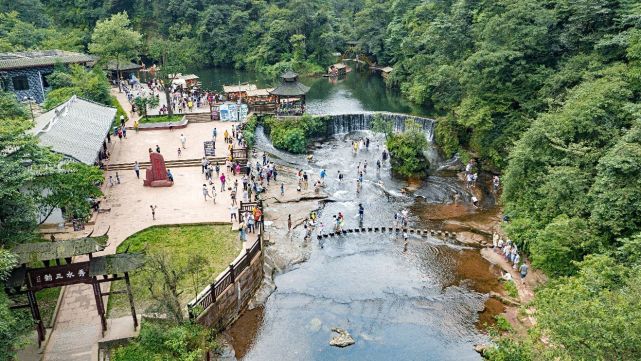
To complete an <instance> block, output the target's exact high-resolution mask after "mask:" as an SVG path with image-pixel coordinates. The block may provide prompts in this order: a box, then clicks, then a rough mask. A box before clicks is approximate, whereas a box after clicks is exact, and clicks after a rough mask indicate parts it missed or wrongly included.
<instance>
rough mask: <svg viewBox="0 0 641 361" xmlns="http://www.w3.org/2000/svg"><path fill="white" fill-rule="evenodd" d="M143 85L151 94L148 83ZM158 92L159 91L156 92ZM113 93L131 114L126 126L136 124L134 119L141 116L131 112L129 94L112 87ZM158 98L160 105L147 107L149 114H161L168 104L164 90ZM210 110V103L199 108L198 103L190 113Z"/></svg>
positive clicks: (135, 92)
mask: <svg viewBox="0 0 641 361" xmlns="http://www.w3.org/2000/svg"><path fill="white" fill-rule="evenodd" d="M142 87H143V89H145V91H146V92H147V94H150V92H149V87H147V85H145V84H143V85H142ZM138 92H140V91H139V90H135V91H134V94H137V93H138ZM156 93H158V92H156ZM111 95H113V96H115V97H116V99H118V102H120V104H121V105H122V108H123V109H124V111H125V112H127V115H128V116H129V121H127V124H126V126H128V127H133V126H134V120H135V119H139V118H140V116H139V114H138V113H135V114H132V113H131V103H129V99H127V94H126V93H125V92H124V91H123V92H118V88H114V87H112V88H111ZM158 99H159V102H158V103H159V104H158V106H157V107H155V108H151V109H147V114H149V115H158V114H159V113H158V112H159V110H160V108H162V106H163V105H165V104H167V98H166V97H165V93H164V92H162V91H161V92H160V94H159V97H158ZM208 112H209V105H207V104H201V106H200V108H197V107H196V104H194V108H193V109H192V111H191V112H190V113H208ZM175 113H176V114H179V113H178V110H176V112H175Z"/></svg>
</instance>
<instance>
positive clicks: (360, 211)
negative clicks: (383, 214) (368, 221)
mask: <svg viewBox="0 0 641 361" xmlns="http://www.w3.org/2000/svg"><path fill="white" fill-rule="evenodd" d="M364 216H365V208H364V207H363V204H362V203H359V204H358V219H360V221H361V223H363V218H364Z"/></svg>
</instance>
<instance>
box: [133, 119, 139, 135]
mask: <svg viewBox="0 0 641 361" xmlns="http://www.w3.org/2000/svg"><path fill="white" fill-rule="evenodd" d="M139 125H140V124H139V123H138V119H136V120H134V131H135V132H136V133H138V126H139Z"/></svg>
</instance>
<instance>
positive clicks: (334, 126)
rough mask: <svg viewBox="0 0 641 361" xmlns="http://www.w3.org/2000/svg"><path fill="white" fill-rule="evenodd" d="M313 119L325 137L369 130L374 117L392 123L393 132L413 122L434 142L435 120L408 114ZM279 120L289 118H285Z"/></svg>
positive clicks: (357, 114) (349, 115)
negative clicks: (321, 122) (320, 123)
mask: <svg viewBox="0 0 641 361" xmlns="http://www.w3.org/2000/svg"><path fill="white" fill-rule="evenodd" d="M312 116H313V117H318V118H321V119H323V120H324V121H325V124H326V130H325V134H326V135H334V134H343V133H349V132H353V131H359V130H370V129H371V128H372V124H373V119H374V117H375V116H380V117H382V118H383V119H384V120H387V121H391V122H392V129H393V130H394V132H398V133H400V132H403V131H405V129H406V126H407V123H408V122H409V121H413V122H415V123H416V124H418V126H419V127H420V128H421V129H422V130H423V132H425V137H426V138H427V140H428V142H430V143H432V142H433V141H434V125H435V124H436V120H434V119H431V118H424V117H418V116H414V115H409V114H401V113H391V112H358V113H346V114H314V115H312ZM279 118H283V119H286V118H289V117H286V116H283V117H279Z"/></svg>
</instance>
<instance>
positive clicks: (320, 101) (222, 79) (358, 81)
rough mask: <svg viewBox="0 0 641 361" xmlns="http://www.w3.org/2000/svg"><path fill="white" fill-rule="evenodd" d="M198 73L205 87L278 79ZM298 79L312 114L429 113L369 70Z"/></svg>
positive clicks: (214, 71)
mask: <svg viewBox="0 0 641 361" xmlns="http://www.w3.org/2000/svg"><path fill="white" fill-rule="evenodd" d="M190 72H193V73H194V74H196V75H198V76H199V77H200V82H201V84H202V87H203V88H204V89H209V90H216V91H222V89H223V85H231V84H238V83H239V82H240V83H245V82H247V83H253V84H256V85H257V86H258V87H274V86H276V85H278V83H279V81H278V80H277V79H271V78H268V77H265V76H264V75H262V74H259V73H256V72H252V71H246V70H238V69H230V68H208V69H192V70H190ZM300 81H301V82H302V83H303V84H305V85H307V86H309V87H310V90H309V93H307V96H306V103H307V112H308V113H312V114H344V113H356V112H360V111H368V110H369V111H387V112H392V113H406V114H412V115H418V116H429V115H431V114H430V112H429V110H427V109H423V108H421V107H419V106H417V105H415V104H412V103H410V102H409V101H407V100H406V99H404V98H403V97H402V96H401V95H400V94H399V92H398V91H395V90H393V89H389V88H388V87H386V86H385V82H384V81H383V79H382V78H381V77H380V76H378V75H375V74H371V73H370V72H369V71H364V72H362V71H356V70H354V71H352V72H351V73H349V74H348V76H347V77H345V78H342V79H332V78H323V77H301V78H300Z"/></svg>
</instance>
